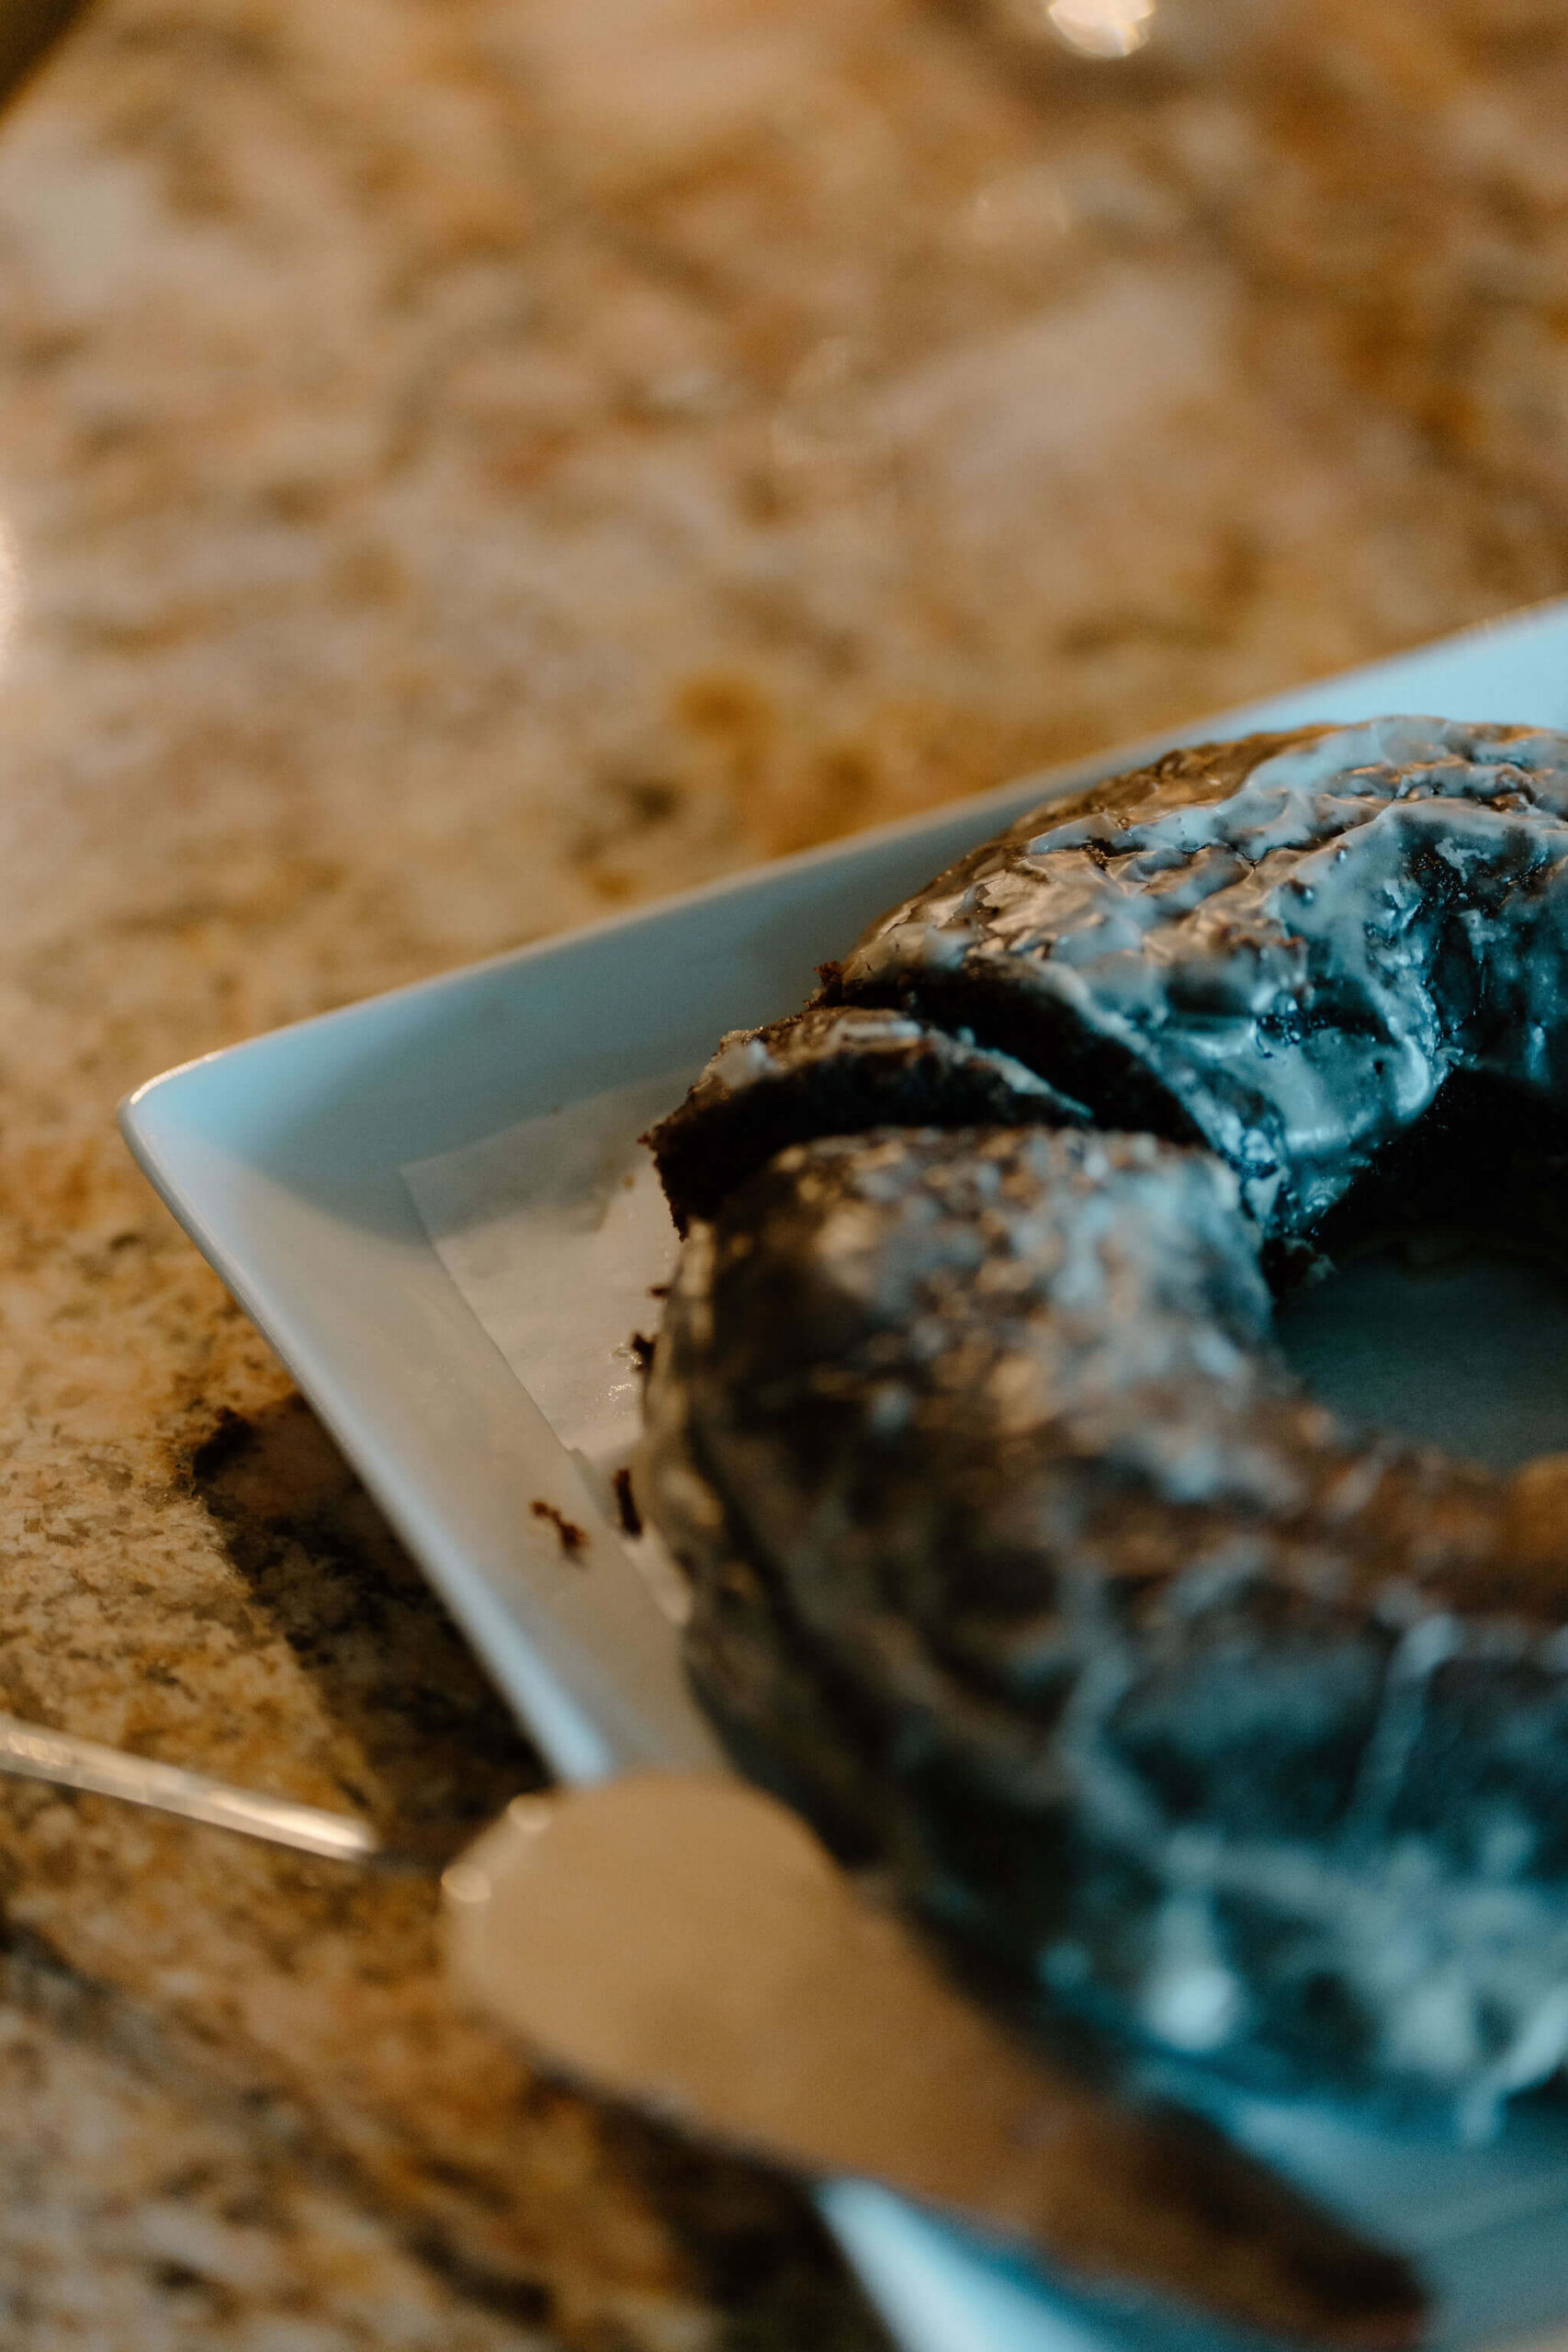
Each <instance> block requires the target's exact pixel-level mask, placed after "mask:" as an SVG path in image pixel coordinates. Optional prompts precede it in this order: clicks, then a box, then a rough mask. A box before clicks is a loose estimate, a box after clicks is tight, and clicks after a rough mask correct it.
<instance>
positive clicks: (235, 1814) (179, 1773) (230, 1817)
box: [0, 1715, 380, 1862]
mask: <svg viewBox="0 0 1568 2352" xmlns="http://www.w3.org/2000/svg"><path fill="white" fill-rule="evenodd" d="M0 1772H11V1773H16V1774H17V1775H19V1776H20V1777H21V1778H22V1779H24V1780H29V1781H52V1782H54V1784H55V1785H56V1786H57V1787H63V1788H68V1789H90V1790H92V1791H93V1792H95V1793H96V1794H97V1795H99V1796H106V1797H121V1798H123V1799H124V1801H125V1803H126V1804H144V1805H151V1806H152V1807H154V1808H155V1809H156V1810H157V1811H158V1812H160V1813H177V1814H183V1815H185V1817H186V1820H188V1821H207V1822H211V1823H213V1824H214V1825H215V1826H217V1827H218V1828H220V1829H237V1830H239V1831H241V1832H242V1834H243V1836H245V1837H247V1838H269V1839H270V1840H271V1841H272V1843H273V1844H274V1845H278V1846H293V1847H295V1848H297V1849H299V1851H300V1852H302V1853H306V1854H325V1855H327V1856H329V1857H330V1858H331V1859H332V1860H335V1861H345V1862H363V1861H367V1860H369V1859H370V1857H371V1856H372V1855H374V1854H376V1853H377V1852H378V1850H379V1847H380V1840H379V1838H378V1837H377V1835H376V1833H375V1831H374V1830H373V1829H372V1828H370V1827H369V1826H368V1824H367V1823H366V1822H363V1821H357V1820H355V1818H354V1816H353V1815H351V1814H346V1813H328V1812H327V1811H325V1809H324V1808H323V1807H321V1805H314V1804H296V1803H295V1801H294V1800H293V1799H292V1798H290V1797H274V1796H264V1795H262V1794H261V1793H260V1792H257V1791H256V1790H254V1789H240V1788H236V1787H235V1786H234V1785H233V1783H232V1782H231V1781H218V1780H214V1779H213V1778H212V1777H211V1775H210V1774H209V1773H207V1772H190V1771H186V1770H185V1769H184V1767H183V1766H181V1765H178V1764H159V1763H156V1762H154V1761H153V1759H152V1758H151V1757H146V1756H128V1755H127V1754H125V1752H124V1751H123V1750H122V1749H120V1748H118V1747H102V1746H100V1745H99V1743H98V1742H97V1741H96V1740H95V1739H77V1738H75V1737H73V1735H72V1734H71V1733H69V1732H60V1731H44V1730H41V1729H40V1728H39V1726H38V1725H37V1724H25V1723H21V1722H19V1721H18V1720H17V1717H16V1716H15V1715H0Z"/></svg>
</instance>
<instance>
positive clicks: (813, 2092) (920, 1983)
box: [0, 1716, 1421, 2352]
mask: <svg viewBox="0 0 1568 2352" xmlns="http://www.w3.org/2000/svg"><path fill="white" fill-rule="evenodd" d="M0 1772H11V1773H20V1774H22V1775H23V1776H25V1777H27V1778H29V1779H35V1780H42V1781H53V1782H57V1783H61V1784H63V1785H65V1786H67V1787H71V1788H77V1789H87V1790H93V1791H96V1792H99V1793H101V1794H104V1795H107V1796H114V1797H119V1798H122V1799H124V1800H126V1801H127V1802H129V1803H131V1804H142V1805H151V1806H153V1807H156V1808H157V1809H159V1810H161V1811H164V1812H169V1813H175V1814H179V1815H184V1816H185V1817H186V1818H187V1819H191V1820H195V1821H200V1822H205V1823H209V1824H211V1825H214V1826H219V1827H222V1828H227V1829H232V1830H238V1831H240V1832H242V1833H243V1835H245V1836H248V1837H253V1838H266V1839H269V1840H271V1841H273V1842H275V1843H277V1844H281V1845H285V1846H290V1847H293V1848H296V1849H303V1850H304V1851H307V1852H310V1853H315V1854H321V1855H325V1856H328V1857H330V1858H332V1859H334V1860H344V1861H355V1862H360V1863H365V1862H372V1863H379V1864H386V1863H388V1862H390V1863H392V1864H394V1865H397V1864H398V1863H399V1862H400V1861H401V1862H402V1863H403V1865H404V1866H407V1860H408V1859H409V1858H400V1857H398V1856H396V1855H392V1854H390V1853H389V1852H388V1851H387V1849H383V1848H382V1847H381V1846H380V1845H379V1843H378V1839H377V1838H376V1834H375V1832H374V1831H373V1830H372V1829H371V1828H370V1827H369V1826H368V1825H367V1824H366V1823H364V1822H362V1821H359V1820H357V1819H355V1817H353V1816H352V1815H345V1814H337V1813H331V1812H328V1811H325V1810H324V1809H322V1808H321V1807H319V1806H315V1805H308V1804H299V1803H297V1802H295V1801H294V1800H292V1799H288V1798H282V1797H275V1796H270V1795H265V1794H262V1793H260V1792H254V1791H251V1790H246V1789H242V1788H237V1787H235V1786H234V1785H233V1784H232V1783H231V1782H227V1781H218V1780H215V1779H213V1778H212V1777H211V1776H210V1775H209V1774H207V1773H202V1772H196V1771H190V1770H185V1769H184V1768H182V1767H180V1766H177V1765H171V1764H164V1763H161V1762H159V1761H157V1760H155V1759H152V1758H146V1757H139V1756H131V1755H128V1754H126V1753H124V1752H123V1751H121V1750H119V1749H117V1748H112V1747H104V1746H102V1745H100V1744H99V1743H97V1742H96V1741H91V1740H84V1739H79V1738H76V1737H74V1736H72V1735H70V1734H66V1733H60V1732H51V1731H48V1730H44V1729H41V1728H39V1727H38V1726H35V1725H32V1724H25V1723H21V1722H19V1721H17V1719H16V1718H15V1717H12V1716H0ZM415 1866H416V1867H417V1866H418V1865H417V1864H416V1865H415ZM446 1894H447V1898H448V1905H449V1912H450V1917H451V1922H452V1928H453V1935H452V1944H453V1959H454V1964H455V1968H456V1971H457V1976H458V1978H459V1981H460V1982H461V1983H462V1984H463V1985H465V1986H466V1987H467V1989H468V1992H469V1993H470V1995H471V1996H473V1997H474V1998H475V1999H476V2000H477V2001H478V2002H479V2004H480V2005H481V2006H482V2007H485V2008H486V2009H487V2010H489V2012H490V2013H491V2015H492V2016H493V2017H495V2018H498V2019H499V2020H500V2021H501V2022H502V2023H503V2024H504V2025H506V2026H507V2027H509V2028H510V2029H511V2030H513V2032H515V2033H517V2034H518V2035H519V2036H520V2037H521V2038H522V2039H523V2040H524V2041H525V2042H526V2043H527V2044H528V2046H529V2047H530V2049H531V2050H532V2051H533V2052H534V2053H535V2055H536V2057H537V2058H538V2059H540V2060H541V2061H542V2062H543V2063H544V2064H546V2066H547V2068H550V2069H553V2070H554V2071H555V2072H557V2073H559V2074H563V2075H568V2076H570V2077H572V2078H574V2079H576V2080H579V2081H581V2082H582V2083H585V2084H587V2085H590V2086H592V2087H594V2088H596V2089H600V2090H603V2091H605V2092H608V2093H609V2094H610V2095H611V2096H613V2097H615V2098H621V2099H624V2100H626V2101H627V2102H628V2103H630V2104H632V2105H634V2106H638V2107H641V2108H642V2109H645V2110H648V2111H650V2112H652V2113H655V2114H657V2115H660V2116H661V2117H663V2118H664V2119H666V2120H671V2121H676V2122H679V2123H682V2124H683V2125H685V2126H687V2127H688V2128H690V2129H691V2130H693V2131H696V2132H699V2133H701V2134H702V2135H703V2136H704V2137H705V2138H709V2139H714V2140H718V2141H722V2142H727V2143H729V2144H731V2145H733V2146H735V2147H738V2148H739V2149H742V2150H744V2151H746V2152H747V2153H750V2154H754V2155H760V2156H762V2157H764V2158H766V2159H767V2160H769V2161H771V2162H773V2163H775V2164H779V2165H784V2166H786V2167H788V2168H790V2169H792V2170H795V2171H799V2172H802V2173H805V2174H807V2175H809V2176H813V2177H824V2176H828V2175H831V2174H849V2175H859V2176H862V2177H869V2178H874V2179H879V2180H882V2181H884V2182H886V2183H887V2184H888V2185H889V2186H892V2187H895V2188H900V2189H903V2190H905V2191H906V2192H908V2194H910V2195H912V2196H914V2197H916V2198H919V2199H921V2200H923V2201H925V2202H927V2203H929V2204H932V2205H936V2206H941V2207H945V2208H948V2209H950V2210H952V2211H955V2212H958V2213H962V2214H964V2215H965V2216H967V2217H968V2218H970V2219H971V2220H974V2221H978V2222H982V2223H988V2224H990V2225H991V2226H993V2227H995V2228H998V2229H1000V2230H1002V2231H1005V2232H1008V2233H1012V2234H1014V2235H1017V2236H1019V2237H1021V2238H1023V2239H1026V2240H1027V2241H1029V2242H1030V2243H1032V2245H1035V2246H1036V2247H1038V2248H1039V2249H1040V2250H1041V2251H1042V2252H1043V2253H1044V2254H1045V2255H1046V2256H1047V2257H1048V2258H1049V2259H1050V2260H1051V2262H1052V2263H1053V2264H1054V2265H1055V2266H1056V2267H1058V2268H1060V2269H1062V2270H1064V2271H1066V2272H1067V2273H1069V2274H1076V2275H1077V2276H1078V2277H1079V2278H1082V2279H1085V2280H1089V2281H1091V2282H1093V2283H1095V2284H1097V2285H1100V2286H1103V2285H1105V2284H1106V2283H1107V2282H1110V2283H1112V2284H1114V2285H1116V2286H1119V2287H1122V2288H1125V2289H1128V2290H1134V2291H1136V2290H1143V2291H1144V2292H1145V2293H1154V2294H1156V2295H1164V2296H1166V2297H1170V2298H1175V2299H1177V2300H1178V2301H1181V2302H1183V2303H1189V2304H1197V2305H1199V2306H1201V2308H1203V2309H1206V2310H1208V2311H1210V2312H1215V2313H1217V2314H1220V2315H1223V2316H1224V2317H1225V2318H1227V2319H1230V2320H1234V2321H1238V2322H1241V2323H1243V2324H1247V2325H1250V2326H1252V2327H1261V2328H1264V2329H1267V2330H1269V2332H1271V2333H1274V2334H1276V2335H1288V2336H1292V2337H1295V2338H1298V2339H1305V2340H1308V2341H1315V2342H1321V2343H1329V2344H1335V2345H1343V2346H1354V2347H1358V2352H1359V2347H1365V2352H1381V2348H1382V2347H1385V2346H1386V2347H1394V2346H1406V2345H1409V2344H1412V2343H1414V2342H1415V2341H1416V2337H1417V2335H1418V2334H1419V2326H1420V2317H1421V2298H1420V2293H1419V2290H1418V2289H1417V2287H1416V2283H1415V2281H1414V2279H1413V2278H1412V2277H1411V2275H1410V2273H1409V2271H1408V2270H1407V2268H1406V2267H1405V2266H1404V2264H1403V2263H1402V2262H1401V2261H1400V2260H1398V2258H1397V2257H1395V2256H1392V2255H1388V2254H1385V2253H1384V2252H1382V2250H1381V2249H1379V2248H1377V2247H1374V2246H1371V2245H1367V2244H1366V2243H1365V2241H1363V2240H1361V2239H1359V2238H1358V2237H1356V2236H1354V2235H1353V2234H1352V2233H1350V2232H1348V2231H1347V2230H1345V2229H1344V2228H1342V2227H1341V2226H1340V2225H1339V2224H1337V2222H1333V2221H1331V2220H1330V2219H1329V2218H1328V2217H1327V2216H1325V2214H1323V2213H1322V2212H1321V2211H1318V2209H1317V2208H1315V2207H1314V2206H1313V2205H1312V2204H1310V2203H1309V2202H1308V2201H1307V2200H1306V2199H1303V2198H1302V2197H1300V2196H1299V2195H1297V2194H1296V2193H1295V2192H1294V2191H1293V2190H1292V2189H1289V2188H1286V2187H1285V2186H1284V2185H1283V2184H1282V2183H1281V2182H1280V2181H1279V2180H1278V2179H1277V2178H1276V2177H1274V2176H1273V2175H1272V2174H1270V2173H1269V2172H1267V2171H1266V2170H1265V2169H1264V2168H1263V2167H1262V2166H1260V2165H1258V2164H1256V2163H1255V2162H1253V2161H1252V2160H1251V2159H1250V2158H1248V2157H1246V2156H1243V2155H1241V2154H1238V2153H1237V2152H1236V2151H1235V2150H1234V2149H1232V2148H1230V2147H1229V2146H1227V2145H1226V2144H1225V2143H1224V2142H1223V2141H1222V2140H1220V2139H1219V2138H1218V2137H1217V2136H1216V2135H1214V2134H1213V2133H1212V2132H1209V2131H1206V2130H1204V2129H1203V2128H1201V2127H1200V2126H1199V2125H1197V2124H1195V2123H1194V2122H1192V2121H1191V2120H1190V2119H1188V2118H1185V2117H1178V2116H1174V2115H1169V2114H1152V2113H1149V2112H1146V2111H1140V2110H1139V2109H1135V2108H1132V2107H1128V2106H1126V2105H1123V2104H1122V2103H1121V2102H1120V2101H1118V2100H1116V2099H1114V2098H1111V2097H1110V2096H1109V2095H1107V2094H1106V2093H1104V2092H1101V2091H1100V2090H1098V2089H1095V2088H1093V2087H1091V2086H1088V2085H1086V2084H1084V2083H1081V2082H1079V2081H1078V2080H1077V2078H1076V2077H1074V2076H1072V2075H1068V2074H1066V2072H1063V2071H1058V2070H1055V2069H1054V2068H1053V2067H1051V2066H1050V2065H1049V2064H1047V2063H1046V2062H1045V2061H1044V2060H1043V2059H1042V2058H1041V2057H1040V2056H1039V2055H1038V2054H1037V2053H1036V2052H1032V2051H1029V2050H1026V2049H1025V2048H1024V2047H1023V2046H1021V2044H1020V2043H1018V2042H1016V2041H1013V2040H1012V2039H1011V2038H1010V2036H1009V2035H1007V2034H1006V2033H1004V2032H1003V2031H1002V2030H1000V2029H999V2028H998V2027H997V2026H995V2025H993V2024H992V2023H991V2022H990V2020H989V2019H988V2018H987V2017H986V2016H985V2015H984V2014H983V2013H982V2012H981V2011H980V2010H979V2009H977V2008H976V2007H975V2006H974V2005H973V2003H971V2002H970V2001H968V2000H966V1999H965V1998H964V1996H962V1995H961V1994H959V1993H958V1992H956V1991H954V1990H953V1988H952V1987H951V1986H950V1985H948V1984H947V1983H946V1981H945V1980H944V1978H943V1977H942V1975H941V1973H939V1972H938V1970H937V1969H936V1968H935V1967H934V1966H933V1964H932V1963H931V1961H930V1960H929V1959H928V1958H927V1957H926V1956H925V1954H924V1952H923V1951H922V1950H921V1949H920V1948H919V1945H918V1944H917V1942H916V1940H915V1939H914V1938H913V1936H912V1935H911V1934H910V1933H909V1931H908V1930H907V1929H906V1928H903V1927H902V1926H901V1925H900V1924H899V1923H898V1922H897V1920H896V1919H895V1918H893V1917H890V1916H889V1915H887V1914H886V1913H884V1912H882V1911H880V1910H878V1909H876V1908H874V1907H873V1906H872V1905H870V1904H869V1903H867V1902H865V1901H864V1900H863V1898H862V1896H861V1895H860V1894H859V1893H858V1892H857V1891H856V1890H855V1888H854V1887H853V1886H852V1883H850V1882H849V1881H848V1880H847V1879H846V1878H845V1877H844V1876H843V1875H842V1873H841V1872H840V1871H839V1870H838V1869H837V1868H836V1866H835V1865H834V1864H833V1862H832V1861H831V1860H829V1856H828V1855H827V1853H826V1852H825V1851H824V1850H823V1849H822V1848H821V1847H820V1846H819V1845H818V1842H817V1840H816V1839H815V1838H813V1837H812V1835H811V1833H810V1832H809V1830H807V1828H806V1827H805V1826H804V1825H803V1824H802V1823H801V1822H800V1821H799V1820H797V1818H796V1817H795V1815H793V1814H791V1813H789V1812H787V1811H786V1810H785V1809H784V1807H783V1806H782V1805H778V1804H774V1803H773V1801H772V1799H770V1798H768V1797H766V1796H764V1795H762V1794H761V1792H759V1791H757V1790H753V1789H750V1788H747V1787H745V1786H744V1785H743V1784H742V1783H740V1782H739V1781H730V1780H726V1779H721V1778H719V1777H718V1776H717V1775H716V1774H713V1773H705V1772H658V1771H650V1770H642V1771H637V1772H633V1773H630V1774H627V1775H626V1776H624V1777H622V1778H620V1779H616V1780H612V1781H604V1782H601V1783H599V1784H597V1785H595V1786H591V1787H588V1788H584V1789H578V1790H575V1791H569V1792H561V1793H559V1794H556V1795H552V1796H546V1797H523V1798H519V1799H518V1800H517V1801H516V1803H515V1804H513V1805H512V1806H511V1807H510V1808H509V1809H508V1811H507V1812H506V1814H505V1815H502V1819H501V1821H500V1822H498V1823H497V1824H496V1825H495V1826H494V1827H493V1828H491V1830H489V1831H488V1832H486V1834H485V1836H484V1837H483V1838H480V1839H479V1842H478V1843H477V1844H476V1845H475V1846H473V1847H471V1848H470V1849H468V1853H467V1854H466V1855H465V1856H464V1857H463V1859H462V1860H461V1861H460V1862H458V1863H457V1864H455V1865H454V1866H453V1868H452V1869H451V1870H450V1871H448V1872H447V1874H446Z"/></svg>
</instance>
